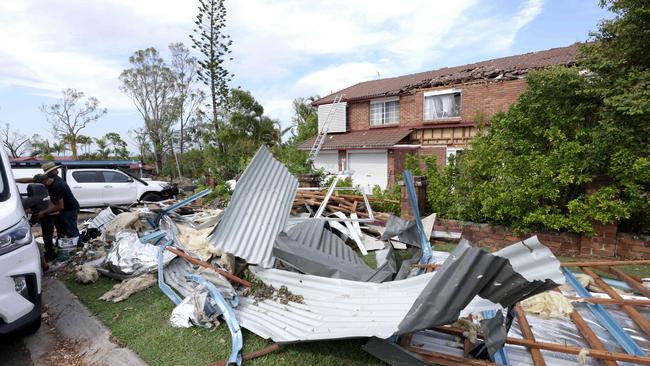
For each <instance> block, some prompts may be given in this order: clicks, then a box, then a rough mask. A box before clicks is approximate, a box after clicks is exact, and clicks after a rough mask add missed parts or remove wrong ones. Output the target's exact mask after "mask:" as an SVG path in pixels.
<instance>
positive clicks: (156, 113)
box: [120, 47, 178, 173]
mask: <svg viewBox="0 0 650 366" xmlns="http://www.w3.org/2000/svg"><path fill="white" fill-rule="evenodd" d="M129 62H130V63H131V66H132V68H130V69H127V70H124V71H122V74H121V75H120V81H121V83H122V85H121V90H122V91H123V92H124V93H125V94H126V95H128V96H129V97H130V98H131V100H132V101H133V104H135V106H136V108H137V109H138V112H140V114H141V115H142V118H143V119H144V124H145V128H146V130H147V134H148V136H149V139H150V141H151V143H152V144H153V153H154V159H155V162H156V171H157V172H158V173H160V169H161V168H162V164H163V155H164V152H165V148H166V147H167V146H168V143H167V139H168V138H169V136H170V135H171V129H172V125H173V122H174V120H175V119H176V118H177V112H178V109H177V100H176V96H177V94H176V92H177V89H176V78H175V76H174V72H173V71H172V70H171V69H170V68H169V67H168V66H167V65H166V64H165V62H164V61H163V59H162V58H161V57H160V55H159V54H158V51H157V50H156V49H155V48H152V47H150V48H147V49H145V50H138V51H136V52H135V53H134V54H133V56H131V57H129Z"/></svg>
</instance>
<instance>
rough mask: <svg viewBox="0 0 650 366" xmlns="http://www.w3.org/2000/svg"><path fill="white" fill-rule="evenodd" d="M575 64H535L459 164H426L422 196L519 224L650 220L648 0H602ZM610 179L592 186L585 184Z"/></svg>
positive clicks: (629, 225)
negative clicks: (605, 15)
mask: <svg viewBox="0 0 650 366" xmlns="http://www.w3.org/2000/svg"><path fill="white" fill-rule="evenodd" d="M603 5H604V6H607V7H608V8H609V9H610V10H611V11H612V12H614V13H615V14H616V18H614V19H612V20H606V21H603V22H602V23H601V24H600V30H599V32H597V33H594V34H593V35H592V37H593V42H591V43H588V44H586V45H585V46H584V47H583V49H582V52H581V56H580V58H579V65H578V67H572V68H567V67H557V68H553V69H549V70H543V71H537V72H531V73H530V74H529V75H528V76H527V81H528V87H527V89H526V90H525V91H524V92H523V93H522V94H521V96H520V97H519V99H518V101H517V102H516V103H515V104H514V105H512V106H511V107H510V109H509V110H508V111H507V112H505V113H500V114H497V115H495V116H494V117H493V118H492V121H491V126H490V127H489V129H487V130H483V131H482V132H481V133H480V134H479V136H477V137H475V138H474V139H473V140H472V143H471V149H470V150H469V151H467V152H466V153H465V154H464V155H463V156H462V158H461V159H460V161H459V162H458V164H451V165H450V166H451V167H449V166H448V168H447V169H446V171H444V172H440V171H438V170H436V169H429V175H430V177H429V188H428V189H429V192H428V200H429V204H430V206H432V209H434V210H437V211H438V212H441V213H443V215H445V216H447V217H454V218H459V219H465V220H471V221H478V222H491V223H494V224H503V225H508V226H512V227H514V228H517V229H523V230H531V229H532V230H534V229H540V228H544V229H552V230H568V231H572V232H577V233H583V232H590V231H591V230H592V225H591V223H592V221H594V220H597V221H601V222H605V223H608V222H616V221H622V229H623V230H632V231H639V230H642V229H643V228H644V227H646V228H647V226H648V224H650V222H649V219H648V214H647V213H648V212H649V210H650V204H649V203H648V202H649V200H648V197H649V189H650V160H649V159H648V156H649V155H650V154H649V153H650V140H649V136H650V124H648V121H650V82H649V81H650V62H649V60H650V58H649V57H648V54H647V47H648V46H647V45H648V44H649V43H647V40H648V39H649V38H648V34H649V31H648V25H649V24H650V22H648V21H649V20H650V5H649V4H648V3H647V2H643V1H631V0H630V1H626V0H624V1H608V2H603ZM594 179H599V180H605V181H608V182H609V184H607V185H606V186H605V187H603V188H601V189H599V190H598V191H596V192H595V193H594V194H592V195H587V194H585V188H586V185H587V184H588V183H590V182H592V181H593V180H594Z"/></svg>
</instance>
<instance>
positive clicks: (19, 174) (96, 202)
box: [13, 166, 178, 207]
mask: <svg viewBox="0 0 650 366" xmlns="http://www.w3.org/2000/svg"><path fill="white" fill-rule="evenodd" d="M13 172H14V175H15V176H16V178H23V177H33V176H34V175H35V174H37V173H42V171H41V169H40V168H36V167H33V166H14V167H13ZM59 174H60V176H61V177H62V178H63V179H65V180H66V182H67V183H68V185H69V186H70V189H71V190H72V194H74V196H75V198H76V199H77V201H79V205H80V206H81V207H102V206H108V205H130V204H132V203H135V202H138V201H162V200H164V199H168V198H172V197H174V196H176V195H178V187H177V186H176V185H174V184H171V183H168V182H163V181H155V180H143V179H140V178H138V177H136V176H133V175H131V174H129V173H127V172H126V171H123V170H120V169H105V168H71V167H66V166H63V167H62V168H61V172H60V173H59ZM18 188H19V190H20V193H21V194H23V195H24V194H25V193H26V189H27V185H26V184H19V185H18Z"/></svg>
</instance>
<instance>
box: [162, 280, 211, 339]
mask: <svg viewBox="0 0 650 366" xmlns="http://www.w3.org/2000/svg"><path fill="white" fill-rule="evenodd" d="M208 296H209V292H208V290H207V289H206V288H205V286H202V285H198V286H196V287H195V288H194V291H192V293H190V294H189V296H187V297H185V298H184V299H183V301H181V303H180V304H178V305H176V307H175V308H174V310H172V314H171V316H170V317H169V322H170V323H171V324H172V326H173V327H176V328H191V327H193V326H200V327H203V328H208V329H210V328H212V327H214V326H216V325H219V320H217V317H218V316H219V315H221V310H220V309H219V308H218V307H216V306H215V305H213V304H212V303H211V302H210V300H209V298H208Z"/></svg>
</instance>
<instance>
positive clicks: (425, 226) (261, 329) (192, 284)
mask: <svg viewBox="0 0 650 366" xmlns="http://www.w3.org/2000/svg"><path fill="white" fill-rule="evenodd" d="M340 178H343V176H337V177H336V178H335V179H334V181H333V182H332V184H331V185H330V186H329V187H324V188H315V189H312V188H298V182H297V180H296V179H295V178H294V177H293V176H292V175H291V174H290V173H289V171H288V170H287V169H286V167H284V166H283V165H282V164H281V163H280V162H278V161H277V160H275V159H274V158H273V156H272V154H271V153H270V152H269V151H268V149H267V148H265V147H262V148H260V150H259V151H258V152H257V153H256V155H255V156H254V158H253V159H252V161H251V162H250V164H249V166H248V167H247V168H246V170H245V171H244V173H243V174H242V176H241V178H240V179H239V181H238V182H237V185H236V189H235V191H234V193H233V196H232V199H231V200H230V202H229V205H228V206H227V207H226V209H225V210H223V211H221V210H210V209H205V208H202V207H201V206H200V204H198V203H197V201H198V200H199V199H200V198H201V197H204V196H206V195H207V194H209V191H208V190H206V191H202V192H199V193H196V194H194V195H192V196H190V197H188V198H186V199H183V200H180V201H167V202H164V203H159V204H156V205H154V204H149V205H147V206H141V207H132V208H130V209H117V208H114V207H109V208H107V209H105V210H103V211H101V212H100V213H99V214H98V215H97V216H96V217H95V218H93V219H92V220H90V222H89V223H88V225H87V227H86V229H85V235H87V238H86V240H85V241H86V244H85V247H84V249H83V250H82V251H80V252H79V253H78V254H77V255H75V256H74V257H73V259H72V262H73V263H75V265H77V266H79V267H78V271H77V273H76V276H77V279H78V280H79V281H80V282H83V283H91V282H94V281H96V280H97V276H98V273H99V274H101V275H105V276H109V277H111V278H116V279H120V280H122V282H121V283H118V284H117V285H115V287H113V288H112V289H111V290H110V291H109V292H107V293H105V294H104V295H102V296H101V297H100V299H102V300H106V301H114V302H117V301H122V300H124V299H126V298H128V297H129V296H130V295H131V294H133V293H135V292H138V291H141V290H143V289H145V288H148V287H150V286H153V285H155V284H156V283H157V284H158V287H159V288H160V290H161V291H162V292H163V293H164V294H165V295H166V296H167V297H169V299H170V300H171V301H172V302H174V303H175V304H176V307H175V308H174V310H173V311H172V313H171V314H170V323H171V324H172V325H173V326H175V327H192V326H200V327H206V328H212V327H215V326H219V323H220V320H222V321H224V322H225V323H226V325H227V326H228V329H229V330H230V332H231V335H232V340H231V354H230V357H229V358H228V360H226V363H227V364H233V363H234V364H238V365H239V364H241V363H242V362H243V360H244V359H249V358H250V357H252V356H250V355H242V347H243V337H242V331H241V328H246V329H248V330H249V331H251V332H253V333H255V334H256V335H258V336H260V337H262V338H266V339H271V340H273V341H274V342H277V343H279V344H282V343H295V342H307V341H319V340H331V339H342V338H356V337H368V338H369V342H368V343H367V344H366V345H364V347H363V349H364V350H365V351H367V352H369V353H370V354H372V355H374V356H376V357H378V358H379V359H382V360H384V361H386V362H388V363H390V364H478V363H475V362H486V361H489V362H495V363H501V364H535V365H540V364H543V360H544V359H546V362H547V364H552V365H564V364H567V365H568V364H575V362H577V360H578V358H576V357H577V356H579V359H580V360H581V362H584V363H585V364H594V363H596V362H598V361H597V360H607V362H609V361H619V362H637V363H646V364H647V363H648V362H650V358H648V357H647V356H646V352H647V351H648V350H650V340H648V338H647V334H643V333H642V331H644V329H645V328H644V327H643V321H644V319H645V318H643V316H642V318H639V317H636V316H635V315H631V314H633V312H631V310H634V308H633V307H632V306H631V305H629V304H631V303H632V301H637V302H636V303H639V301H648V303H646V306H648V305H649V304H650V300H647V298H640V297H638V296H634V295H633V294H631V293H632V292H633V291H630V294H627V293H624V294H619V293H618V292H616V291H614V290H613V289H611V288H610V287H609V285H607V284H606V283H605V281H602V280H601V279H600V278H596V277H597V275H596V274H595V273H592V272H590V270H587V269H584V270H583V272H585V273H591V274H590V277H589V279H587V278H586V277H583V278H581V280H578V279H576V278H575V276H573V275H572V273H571V272H569V271H568V270H567V269H566V268H563V267H561V265H560V262H559V261H558V260H557V259H556V258H555V257H554V256H553V254H552V253H551V251H550V250H549V249H548V248H547V247H545V246H544V245H543V244H542V243H541V242H540V241H539V240H538V238H537V237H531V238H529V239H526V240H523V241H520V242H517V243H513V244H512V245H510V246H508V247H505V248H503V249H501V250H499V251H496V252H494V253H488V252H487V251H484V250H482V249H480V248H477V247H474V246H472V245H471V243H469V242H468V241H467V240H461V241H460V243H459V244H458V245H457V246H456V249H455V250H454V251H453V252H452V253H446V252H439V251H435V250H433V249H432V246H431V238H432V235H435V234H433V228H434V224H435V220H436V216H435V214H434V215H431V216H428V217H425V218H421V217H420V213H419V212H418V210H417V207H418V205H417V200H416V198H415V193H414V188H413V181H412V177H411V176H410V173H408V172H404V179H405V182H406V187H407V189H408V193H409V198H410V201H411V207H414V209H413V217H414V219H413V220H411V221H408V220H403V219H401V218H398V217H395V216H392V215H389V214H385V213H381V212H375V211H373V210H372V203H373V201H374V199H373V198H372V197H368V196H367V195H365V193H363V192H359V191H355V189H353V188H349V187H345V188H338V187H337V186H336V185H337V182H338V180H339V179H340ZM349 191H355V192H349ZM402 258H407V259H404V260H401V261H400V259H402ZM581 281H582V282H581ZM565 282H566V283H567V284H568V287H562V288H561V290H560V286H561V285H564V284H565ZM585 286H589V289H591V290H594V289H596V288H598V289H601V290H602V291H604V293H606V294H608V295H610V296H613V295H612V294H611V292H610V291H614V292H615V293H616V294H617V296H618V297H617V298H616V299H615V298H614V297H612V298H611V299H610V298H607V299H605V298H603V297H602V296H601V295H597V294H593V293H592V292H589V291H588V290H587V289H585ZM639 287H641V288H643V287H642V285H640V284H639ZM560 291H561V292H560ZM643 295H645V294H643ZM612 300H613V301H616V304H613V303H611V302H610V303H607V305H606V306H610V307H611V306H618V305H620V304H623V305H624V307H622V308H621V309H622V310H619V309H618V308H614V309H610V308H608V309H605V308H604V307H603V306H604V305H601V303H602V304H605V303H606V301H612ZM628 308H630V309H631V310H630V309H628ZM625 309H627V310H625ZM634 311H636V310H634ZM637 314H639V313H638V312H637ZM646 314H647V313H646ZM640 315H642V314H640ZM626 316H630V318H626ZM646 316H647V315H646ZM630 319H632V320H630ZM587 321H588V322H589V323H590V324H591V325H593V326H595V327H598V329H597V330H595V331H596V333H597V334H599V338H600V343H599V344H600V345H598V344H595V343H593V342H592V340H593V339H592V338H590V337H592V335H593V332H592V334H591V335H589V334H587V333H588V331H586V330H584V329H583V328H582V327H583V326H584V325H585V324H586V322H587ZM645 321H646V322H647V319H645ZM630 322H632V323H636V324H637V325H638V326H639V327H640V328H639V329H641V331H636V329H635V328H633V327H632V329H630V327H629V325H630ZM619 324H622V325H619ZM623 326H625V329H623V328H622V327H623ZM601 327H602V329H600V328H601ZM531 329H534V330H535V332H534V334H533V332H532V331H531ZM585 332H587V333H585ZM601 333H602V334H605V335H601ZM560 341H561V342H563V344H559V342H560ZM522 346H523V347H522ZM605 347H606V349H605ZM274 349H277V346H275V347H273V348H272V349H269V350H268V351H270V350H274ZM540 350H544V354H543V358H542V363H540V361H539V357H542V356H541V355H542V354H541V351H540ZM265 352H267V350H263V352H262V351H260V352H256V353H255V354H262V353H265ZM476 359H480V360H482V361H477V360H476ZM481 364H483V363H481ZM486 364H487V363H486Z"/></svg>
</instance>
